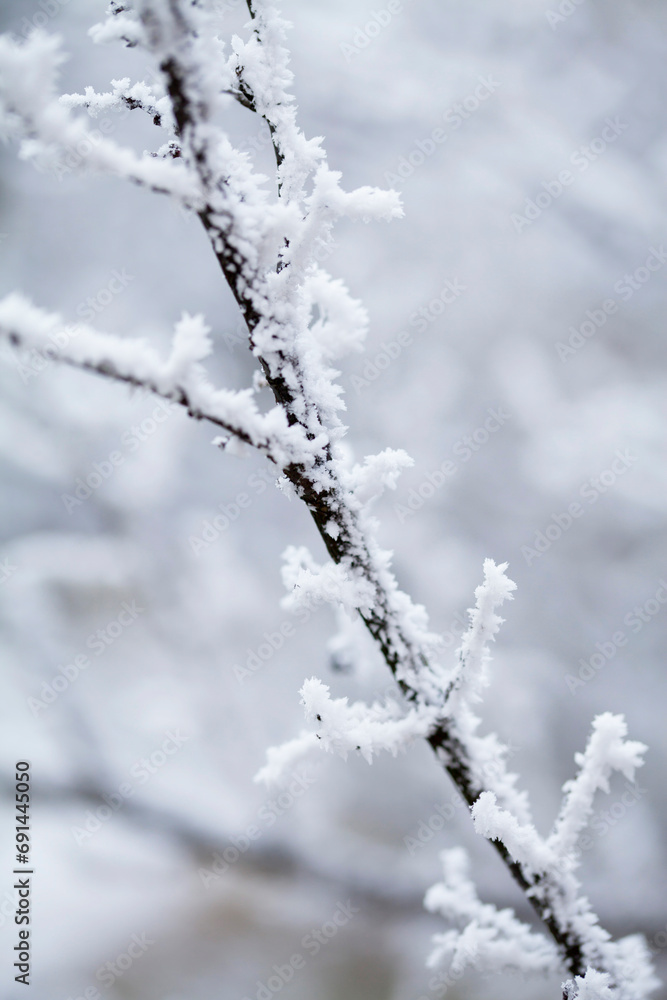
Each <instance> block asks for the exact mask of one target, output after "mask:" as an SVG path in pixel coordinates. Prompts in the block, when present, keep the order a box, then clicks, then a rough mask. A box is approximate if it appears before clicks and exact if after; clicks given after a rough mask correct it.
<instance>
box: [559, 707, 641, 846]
mask: <svg viewBox="0 0 667 1000" xmlns="http://www.w3.org/2000/svg"><path fill="white" fill-rule="evenodd" d="M627 734H628V727H627V725H626V722H625V719H624V718H623V716H622V715H612V714H611V712H604V713H603V714H602V715H598V716H597V717H596V718H595V719H594V720H593V732H592V734H591V736H590V739H589V741H588V745H587V747H586V750H585V752H584V753H583V754H582V753H578V754H576V755H575V761H576V763H577V764H578V766H579V774H578V775H577V777H576V778H572V779H571V780H570V781H567V782H566V783H565V784H564V785H563V791H564V792H565V798H564V800H563V805H562V807H561V811H560V814H559V816H558V819H557V820H556V824H555V826H554V830H553V833H552V834H551V836H550V837H549V841H548V843H549V846H550V848H551V849H552V850H553V851H554V852H555V853H556V854H557V855H558V856H560V857H565V856H567V855H570V854H572V852H573V851H574V849H575V846H576V843H577V838H578V836H579V834H580V833H581V831H582V830H583V829H584V827H585V826H586V824H587V822H588V820H589V817H590V816H591V814H592V812H593V799H594V796H595V793H596V791H598V790H602V791H604V792H608V791H609V778H610V776H611V774H612V772H613V771H620V772H621V773H622V774H623V775H624V776H625V777H626V778H627V779H628V781H634V776H635V771H636V770H637V768H638V767H642V765H643V764H644V761H643V759H642V755H643V754H644V753H645V752H646V750H647V749H648V747H646V746H645V745H644V744H643V743H638V742H637V741H636V740H627V739H626V736H627Z"/></svg>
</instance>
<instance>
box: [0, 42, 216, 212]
mask: <svg viewBox="0 0 667 1000" xmlns="http://www.w3.org/2000/svg"><path fill="white" fill-rule="evenodd" d="M62 61H63V55H62V53H61V52H60V47H59V40H58V39H57V38H54V37H50V36H49V35H45V34H43V33H42V32H40V31H34V32H32V33H31V34H30V35H29V36H28V38H27V39H26V40H25V42H23V43H19V42H16V41H14V40H13V39H11V38H9V37H8V36H6V35H3V36H0V131H1V132H3V133H4V134H5V135H17V136H21V137H22V142H21V156H22V158H23V159H31V160H33V161H34V162H35V163H36V164H37V165H38V166H39V167H41V168H44V169H45V168H50V169H52V170H54V172H56V173H58V170H59V168H60V165H61V160H62V158H63V155H64V154H66V153H67V152H68V151H69V150H72V149H74V150H77V151H78V150H81V154H80V155H79V157H78V162H79V166H80V169H82V170H83V169H86V168H88V169H93V170H98V171H101V172H103V173H109V174H112V175H114V176H116V177H120V178H124V179H126V180H129V181H132V182H133V183H136V184H140V185H141V186H143V187H148V188H150V189H151V190H152V191H157V192H160V193H165V194H170V195H173V196H174V197H176V198H178V199H179V200H180V201H182V202H183V203H185V204H186V205H190V206H197V205H199V204H200V203H201V197H200V194H201V192H200V189H199V185H198V184H197V182H196V179H195V177H194V176H193V175H192V174H191V172H190V171H188V170H187V169H186V168H185V167H184V166H183V164H181V163H173V162H167V161H162V160H159V159H155V158H154V157H152V156H149V155H144V156H138V155H137V154H136V153H135V152H134V151H133V150H131V149H128V148H126V147H124V146H119V145H118V144H117V143H115V142H114V141H113V140H112V139H109V138H105V137H104V136H103V135H102V134H101V133H100V132H97V133H96V134H94V135H93V134H92V133H91V132H90V130H89V129H88V127H87V126H86V124H85V123H84V121H83V120H82V119H81V118H77V117H74V116H73V115H72V114H71V113H70V110H69V108H68V107H66V106H65V105H63V104H61V103H60V101H59V100H58V99H57V97H56V96H55V82H56V78H57V74H58V69H59V67H60V64H61V63H62ZM68 169H69V168H68Z"/></svg>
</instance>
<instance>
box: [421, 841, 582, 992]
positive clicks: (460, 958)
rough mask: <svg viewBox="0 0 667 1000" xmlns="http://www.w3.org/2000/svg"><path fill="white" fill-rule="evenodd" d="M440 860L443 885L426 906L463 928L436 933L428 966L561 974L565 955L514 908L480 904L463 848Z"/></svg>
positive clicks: (428, 896)
mask: <svg viewBox="0 0 667 1000" xmlns="http://www.w3.org/2000/svg"><path fill="white" fill-rule="evenodd" d="M440 859H441V861H442V867H443V871H444V878H443V881H442V882H438V883H436V884H435V885H434V886H432V887H431V888H430V889H429V890H428V892H427V893H426V897H425V899H424V906H425V907H426V909H427V910H429V911H430V912H431V913H440V914H441V915H442V916H443V917H445V918H446V919H447V920H451V921H454V922H458V923H459V924H461V925H462V929H461V930H460V931H457V930H450V931H446V932H445V933H444V934H436V935H434V938H433V943H434V949H433V951H432V953H431V955H430V957H429V959H428V962H427V964H428V965H429V966H430V967H431V968H436V967H437V966H440V965H442V964H444V963H445V962H449V963H450V965H451V969H452V970H453V971H459V970H461V971H463V969H464V968H466V966H468V965H472V966H474V967H475V968H476V969H477V970H478V971H480V972H503V971H521V972H525V973H543V974H546V973H554V972H560V971H561V968H562V957H561V955H560V953H559V951H558V949H557V948H556V946H555V945H554V944H553V942H552V941H549V940H548V939H547V938H545V937H544V936H543V935H542V934H536V933H534V932H533V931H532V930H531V928H530V927H529V926H528V925H527V924H524V923H523V922H522V921H520V920H518V919H517V917H516V916H515V915H514V911H513V910H510V909H504V910H498V909H496V907H495V906H493V905H492V904H491V903H482V902H481V901H480V900H479V898H478V896H477V892H476V889H475V886H474V885H473V883H472V882H471V881H470V878H469V875H468V867H469V864H468V856H467V854H466V852H465V851H464V850H463V849H462V848H453V849H451V850H449V851H442V852H441V854H440Z"/></svg>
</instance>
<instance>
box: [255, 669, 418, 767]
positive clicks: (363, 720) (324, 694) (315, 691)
mask: <svg viewBox="0 0 667 1000" xmlns="http://www.w3.org/2000/svg"><path fill="white" fill-rule="evenodd" d="M299 693H300V695H301V704H302V705H303V706H304V711H305V716H306V721H307V722H310V723H311V724H312V725H313V727H314V728H313V730H306V731H304V732H302V733H301V735H300V736H298V737H297V738H296V739H294V740H290V741H289V742H288V743H285V744H283V745H282V746H280V747H271V748H270V749H269V750H268V752H267V763H266V765H265V766H264V767H263V768H262V769H261V771H259V772H258V774H257V775H256V777H255V780H256V781H263V782H267V783H271V782H275V781H277V780H279V778H280V777H281V776H282V774H283V773H285V771H286V770H288V769H289V768H290V767H291V766H292V765H293V764H294V763H295V762H296V760H297V759H298V758H300V757H302V756H304V755H305V754H308V753H310V751H311V750H313V749H315V748H319V749H322V750H324V751H326V752H327V753H335V754H338V756H340V757H343V759H347V756H348V754H349V753H351V752H353V751H357V752H359V753H360V754H361V755H362V757H363V758H364V760H366V761H368V763H369V764H372V763H373V756H374V755H376V754H378V753H382V752H383V751H387V752H389V753H391V754H392V756H394V757H395V756H396V755H397V754H398V753H399V751H401V750H405V749H406V748H407V747H408V746H409V745H410V744H411V743H412V742H413V741H414V740H415V739H416V738H417V737H420V736H426V735H427V734H428V732H429V730H430V729H431V727H432V726H433V723H434V721H435V719H436V713H435V711H434V710H433V709H428V708H426V707H424V706H421V707H418V708H412V709H410V710H409V711H408V712H405V711H404V710H403V709H401V707H400V706H399V705H398V703H397V702H393V701H386V702H385V703H383V704H379V703H377V702H376V703H374V704H373V705H367V704H365V703H364V702H360V701H355V702H353V703H352V704H351V705H350V704H349V703H348V700H347V698H332V697H331V695H330V693H329V688H328V686H327V685H326V684H323V683H322V681H320V680H318V679H317V678H316V677H311V678H310V679H309V680H307V681H306V682H305V683H304V685H303V687H302V688H301V691H300V692H299Z"/></svg>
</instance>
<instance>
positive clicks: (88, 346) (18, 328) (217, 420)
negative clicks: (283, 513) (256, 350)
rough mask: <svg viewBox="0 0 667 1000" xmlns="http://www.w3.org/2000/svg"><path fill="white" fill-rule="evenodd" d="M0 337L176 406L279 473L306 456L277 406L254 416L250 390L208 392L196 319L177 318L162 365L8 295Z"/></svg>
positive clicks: (202, 332)
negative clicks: (249, 449)
mask: <svg viewBox="0 0 667 1000" xmlns="http://www.w3.org/2000/svg"><path fill="white" fill-rule="evenodd" d="M0 337H4V338H6V339H7V340H8V341H9V343H10V344H11V345H12V346H13V347H15V348H17V349H18V350H20V349H29V350H33V351H37V352H38V353H39V354H40V355H41V356H43V357H44V358H49V359H54V360H57V361H60V362H61V363H63V364H67V365H70V366H71V367H73V368H80V369H82V370H83V371H89V372H95V373H96V374H98V375H104V376H106V377H107V378H111V379H113V380H115V381H118V382H124V383H126V384H127V385H131V386H133V387H135V388H141V389H147V390H149V391H150V392H153V393H155V394H156V395H158V396H162V397H163V398H164V399H169V400H172V401H173V402H176V403H180V404H181V405H182V406H184V407H185V409H186V410H187V412H188V414H189V415H190V416H191V417H194V419H195V420H207V421H209V422H210V423H212V424H214V425H215V426H216V427H218V428H220V429H221V430H223V431H225V432H226V433H227V434H228V435H229V436H231V437H232V438H236V439H238V440H239V441H241V442H243V443H244V444H247V445H251V446H252V447H254V448H257V450H258V451H261V452H262V453H263V454H265V455H266V456H267V457H268V458H270V459H271V460H272V461H274V462H275V463H276V464H277V465H279V466H281V467H282V466H283V465H285V464H286V463H287V462H289V461H291V460H296V461H303V460H305V459H306V458H307V455H308V446H307V441H306V439H305V436H304V435H303V433H302V432H301V431H300V428H298V427H289V426H288V424H287V421H286V420H285V415H284V413H283V411H282V410H281V409H280V407H278V406H276V407H274V408H273V409H272V410H271V411H269V413H267V414H261V413H260V412H259V411H258V410H257V407H256V406H255V402H254V399H253V392H252V390H251V389H245V390H243V391H241V392H233V391H230V390H226V389H215V388H214V387H213V386H212V385H211V383H210V382H209V381H208V380H207V378H206V376H205V374H204V370H203V368H202V366H201V364H200V362H201V361H202V360H203V359H204V358H206V357H207V356H208V355H209V354H210V352H211V347H212V345H211V341H210V338H209V329H208V327H207V326H206V325H205V323H204V321H203V319H202V317H201V316H188V315H184V316H183V317H182V319H181V320H180V321H179V322H178V323H177V324H176V329H175V333H174V338H173V343H172V350H171V354H170V355H169V357H168V358H167V359H166V360H163V359H162V358H160V356H159V355H158V353H157V352H156V351H155V350H154V349H153V348H152V347H150V346H149V345H148V344H146V343H145V342H144V341H142V340H136V339H123V338H121V337H116V336H112V335H111V334H102V333H99V332H98V331H96V330H93V329H92V328H91V327H88V326H86V325H85V324H83V323H78V324H76V326H66V325H65V324H64V323H63V321H62V319H61V317H60V316H59V315H58V314H57V313H47V312H45V311H44V310H42V309H37V308H35V306H33V305H32V304H31V303H30V302H29V301H28V300H27V299H25V298H23V296H21V295H17V294H16V293H14V294H12V295H8V296H6V297H5V298H4V299H2V300H0Z"/></svg>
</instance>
